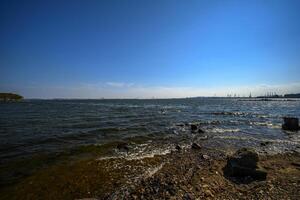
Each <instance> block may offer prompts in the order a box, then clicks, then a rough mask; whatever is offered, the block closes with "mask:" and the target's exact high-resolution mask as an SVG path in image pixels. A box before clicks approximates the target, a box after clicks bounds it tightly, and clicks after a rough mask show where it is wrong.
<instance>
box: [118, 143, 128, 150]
mask: <svg viewBox="0 0 300 200" xmlns="http://www.w3.org/2000/svg"><path fill="white" fill-rule="evenodd" d="M117 149H118V150H119V151H126V152H127V151H129V147H128V144H127V143H125V142H122V143H119V144H117Z"/></svg>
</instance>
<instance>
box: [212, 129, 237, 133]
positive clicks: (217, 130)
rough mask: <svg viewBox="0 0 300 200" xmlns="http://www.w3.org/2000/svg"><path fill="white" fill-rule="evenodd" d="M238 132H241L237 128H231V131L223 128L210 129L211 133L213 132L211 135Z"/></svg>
mask: <svg viewBox="0 0 300 200" xmlns="http://www.w3.org/2000/svg"><path fill="white" fill-rule="evenodd" d="M239 131H241V130H240V129H238V128H233V129H231V128H228V129H223V128H214V129H212V130H211V132H213V133H228V132H229V133H236V132H239Z"/></svg>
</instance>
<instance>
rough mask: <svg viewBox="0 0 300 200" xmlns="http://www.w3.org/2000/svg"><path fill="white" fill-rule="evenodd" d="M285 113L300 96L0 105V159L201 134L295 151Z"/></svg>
mask: <svg viewBox="0 0 300 200" xmlns="http://www.w3.org/2000/svg"><path fill="white" fill-rule="evenodd" d="M283 116H295V117H300V101H299V100H295V101H243V100H241V99H221V98H191V99H170V100H156V99H153V100H26V101H24V102H19V103H1V104H0V159H1V160H2V162H4V161H5V160H10V159H15V158H19V157H26V156H30V155H32V154H37V153H51V152H59V151H63V150H65V149H68V148H74V147H76V146H80V145H87V144H105V143H109V142H112V141H130V140H131V139H134V138H136V137H141V136H144V137H145V138H147V140H145V142H144V143H143V144H139V146H137V147H135V148H134V149H139V150H138V152H142V151H147V150H149V149H151V150H152V151H155V150H157V149H165V150H166V149H168V148H169V149H170V148H171V147H173V146H174V144H178V143H179V144H182V145H188V144H189V142H191V141H193V140H196V139H199V138H200V139H201V138H202V139H203V138H205V139H206V140H205V144H206V145H208V146H211V147H216V148H228V147H229V146H235V147H240V146H254V147H256V146H259V144H260V143H261V142H263V141H271V142H272V144H273V145H271V146H270V147H268V150H270V151H279V150H280V151H283V150H289V149H296V150H297V149H299V144H300V140H299V138H300V137H299V133H289V132H284V131H282V130H281V123H282V117H283ZM189 123H196V124H198V125H199V126H201V128H202V129H203V130H204V131H205V133H201V134H200V133H191V131H190V128H189V127H190V126H189ZM134 153H135V154H136V152H134ZM134 153H133V155H135V154H134Z"/></svg>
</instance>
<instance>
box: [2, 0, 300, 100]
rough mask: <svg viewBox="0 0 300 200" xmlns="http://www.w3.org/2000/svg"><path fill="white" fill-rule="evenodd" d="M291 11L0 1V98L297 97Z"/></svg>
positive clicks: (252, 4) (299, 17) (286, 5)
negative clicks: (273, 93) (1, 94)
mask: <svg viewBox="0 0 300 200" xmlns="http://www.w3.org/2000/svg"><path fill="white" fill-rule="evenodd" d="M299 10H300V1H297V0H295V1H288V0H261V1H255V0H249V1H240V0H236V1H231V0H220V1H210V0H206V1H201V0H195V1H185V0H182V1H178V0H170V1H167V0H129V1H127V0H106V1H101V0H97V1H93V0H89V1H85V0H82V1H77V0H69V1H63V0H59V1H58V0H45V1H39V0H37V1H32V0H27V1H14V0H2V1H0V31H1V32H0V90H1V91H13V92H19V93H21V94H23V95H24V96H26V97H41V98H52V97H70V98H73V97H82V98H84V97H86V98H97V97H120V98H122V97H150V96H155V97H173V96H174V97H179V96H200V95H212V94H216V95H224V94H226V93H230V92H232V91H234V92H238V93H239V92H240V93H243V92H246V93H248V92H249V91H251V90H253V92H257V93H259V92H261V91H262V90H261V89H257V88H261V87H267V88H268V89H271V90H274V88H276V87H280V88H281V89H279V92H285V91H293V90H297V89H300V87H299V84H298V83H299V82H300V76H299V75H300V12H299ZM245 88H247V89H245ZM252 88H253V89H252ZM243 90H246V91H243ZM256 90H257V91H256ZM185 92H186V93H185ZM299 92H300V91H299ZM166 93H169V95H166Z"/></svg>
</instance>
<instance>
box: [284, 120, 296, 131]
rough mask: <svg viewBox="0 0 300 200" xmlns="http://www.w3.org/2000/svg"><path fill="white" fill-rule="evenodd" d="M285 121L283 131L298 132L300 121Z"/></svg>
mask: <svg viewBox="0 0 300 200" xmlns="http://www.w3.org/2000/svg"><path fill="white" fill-rule="evenodd" d="M283 121H284V123H283V124H282V129H283V130H288V131H298V130H299V129H300V127H299V119H298V118H296V117H284V118H283Z"/></svg>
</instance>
